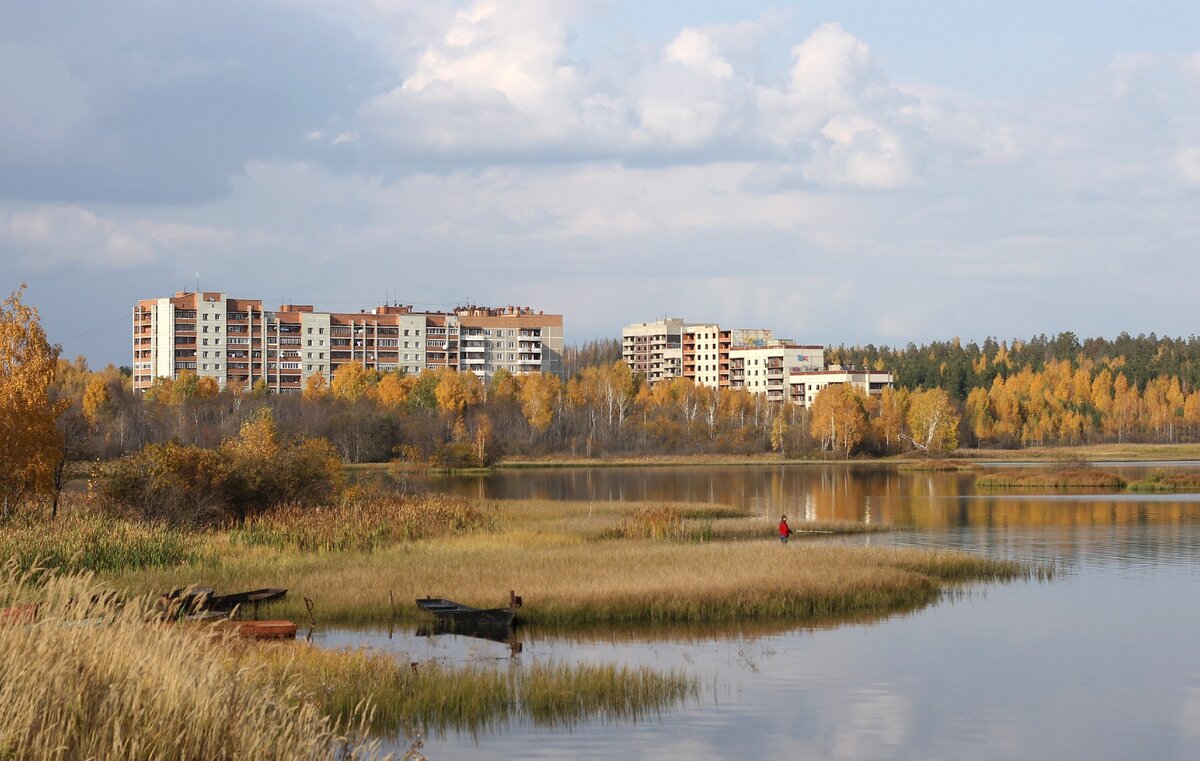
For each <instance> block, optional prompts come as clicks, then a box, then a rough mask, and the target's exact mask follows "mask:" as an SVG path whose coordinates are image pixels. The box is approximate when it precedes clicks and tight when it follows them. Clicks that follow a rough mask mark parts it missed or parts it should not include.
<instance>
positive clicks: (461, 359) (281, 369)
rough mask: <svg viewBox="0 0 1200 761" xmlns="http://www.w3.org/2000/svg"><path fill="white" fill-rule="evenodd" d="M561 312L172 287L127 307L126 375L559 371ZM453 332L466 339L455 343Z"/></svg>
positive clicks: (238, 379) (279, 384)
mask: <svg viewBox="0 0 1200 761" xmlns="http://www.w3.org/2000/svg"><path fill="white" fill-rule="evenodd" d="M562 322H563V321H562V315H553V314H544V313H542V312H534V310H532V309H530V308H529V307H500V308H491V307H478V306H468V307H461V308H459V309H455V310H453V311H451V312H414V311H413V310H412V308H411V307H409V306H400V305H389V306H381V307H376V308H374V309H371V310H370V311H367V310H365V309H364V310H360V311H359V312H357V313H354V312H318V311H316V310H315V309H314V308H313V307H312V306H311V305H306V304H284V305H282V306H281V307H280V308H279V309H277V310H274V311H270V310H267V309H265V308H264V307H263V302H262V300H260V299H231V298H228V297H227V296H226V295H225V294H223V293H219V292H190V293H189V292H181V293H176V294H175V295H174V296H172V297H169V298H160V299H146V300H143V301H139V302H138V303H137V305H136V306H135V307H134V311H133V384H134V389H135V390H137V391H144V390H146V389H148V388H150V387H151V386H152V385H153V383H154V380H155V379H156V378H178V377H179V374H180V373H181V372H185V371H189V372H194V373H196V375H198V376H199V377H202V378H205V377H209V378H213V379H215V380H216V381H217V383H218V384H219V385H221V386H225V385H226V384H228V383H239V384H242V385H244V386H246V387H251V386H253V385H254V384H255V383H257V382H259V381H262V382H264V383H266V385H267V388H268V389H270V390H272V391H276V392H280V393H295V392H298V391H299V390H300V389H302V388H303V386H304V382H305V381H306V380H307V379H308V377H309V376H311V375H315V374H317V373H320V374H322V375H323V376H325V378H326V379H329V378H332V376H333V374H334V373H336V372H337V370H338V368H340V367H341V366H342V365H344V364H347V363H357V364H361V365H363V366H365V367H368V368H370V369H374V370H379V371H396V370H403V371H405V372H410V373H417V372H420V371H421V370H422V369H425V368H429V369H435V370H436V369H439V368H449V369H452V370H462V371H466V370H470V371H472V372H474V373H475V374H476V375H479V376H480V377H482V378H483V379H485V380H486V379H489V378H490V377H491V376H492V375H493V374H494V373H495V372H496V371H497V370H499V369H500V368H504V369H506V370H508V371H510V372H512V373H514V374H523V373H536V372H549V373H554V374H557V375H562V371H563V364H562V353H563V332H562ZM460 333H465V335H466V336H467V337H468V338H469V341H468V343H469V346H464V347H461V348H460V345H459V344H460V340H461V338H462V336H460ZM468 349H469V350H468Z"/></svg>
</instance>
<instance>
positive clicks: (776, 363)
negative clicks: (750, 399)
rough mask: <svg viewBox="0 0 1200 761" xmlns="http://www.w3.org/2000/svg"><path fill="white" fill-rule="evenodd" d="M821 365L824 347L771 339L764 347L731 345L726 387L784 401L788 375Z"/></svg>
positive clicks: (820, 367)
mask: <svg viewBox="0 0 1200 761" xmlns="http://www.w3.org/2000/svg"><path fill="white" fill-rule="evenodd" d="M824 367H825V347H824V346H816V345H806V346H801V345H799V344H792V343H784V342H781V341H770V343H769V344H768V345H766V346H755V347H746V348H734V349H730V351H729V386H730V388H740V389H744V390H746V391H749V392H750V393H752V394H765V395H766V396H767V398H769V399H772V400H774V401H783V400H784V399H785V398H787V390H788V383H787V378H788V377H789V376H790V375H791V374H793V373H804V372H811V371H819V370H821V369H823V368H824Z"/></svg>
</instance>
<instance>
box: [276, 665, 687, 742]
mask: <svg viewBox="0 0 1200 761" xmlns="http://www.w3.org/2000/svg"><path fill="white" fill-rule="evenodd" d="M254 657H255V658H256V659H259V660H260V661H262V662H263V663H264V664H265V665H266V666H267V668H268V669H269V671H270V673H271V675H272V678H273V679H274V680H275V681H277V682H279V683H282V684H288V685H292V686H294V687H295V688H296V689H297V690H298V694H299V695H302V696H303V697H304V699H306V700H311V701H313V702H314V703H315V704H316V705H317V706H319V707H320V708H321V710H322V711H323V712H324V713H326V714H327V715H329V716H331V717H334V718H337V719H341V720H348V719H352V718H353V717H354V716H355V712H356V711H357V710H358V706H359V705H361V704H362V702H363V701H369V703H370V704H371V707H372V721H371V728H372V732H373V733H374V734H376V735H379V736H384V735H397V734H403V735H407V736H412V735H413V734H414V733H416V732H420V733H428V732H437V733H441V732H445V731H446V730H451V729H456V730H469V731H472V732H477V731H483V730H487V729H495V728H498V727H500V726H503V725H505V724H511V723H532V724H537V725H564V724H573V723H577V722H580V721H584V720H587V719H596V718H599V719H604V720H616V719H639V718H642V717H645V716H648V715H651V714H654V713H658V712H661V711H663V710H665V709H668V708H670V707H672V706H674V705H676V704H678V703H679V702H681V701H684V700H687V699H691V698H696V697H699V695H700V687H699V683H698V681H697V680H696V679H695V678H694V677H689V676H687V675H685V674H683V673H682V672H678V671H667V672H660V671H656V670H654V669H650V668H646V667H641V668H631V667H626V666H613V665H594V664H578V665H568V664H561V663H533V664H529V665H520V664H510V665H497V664H493V663H469V664H466V665H463V666H454V667H451V666H446V665H443V664H440V663H438V662H436V661H426V662H422V663H419V664H411V665H410V664H409V663H408V662H407V661H406V662H403V663H400V662H397V660H396V658H395V657H393V656H392V655H390V654H383V653H375V652H370V651H367V650H320V649H313V648H308V647H306V646H304V645H296V646H295V647H292V648H271V649H269V650H258V651H256V653H255V656H254Z"/></svg>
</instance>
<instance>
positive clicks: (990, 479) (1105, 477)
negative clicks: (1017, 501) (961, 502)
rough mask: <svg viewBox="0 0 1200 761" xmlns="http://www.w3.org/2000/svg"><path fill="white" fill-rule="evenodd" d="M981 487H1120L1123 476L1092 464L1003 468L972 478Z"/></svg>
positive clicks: (1122, 484)
mask: <svg viewBox="0 0 1200 761" xmlns="http://www.w3.org/2000/svg"><path fill="white" fill-rule="evenodd" d="M975 485H976V486H977V487H979V488H982V489H1002V488H1017V489H1043V488H1048V489H1068V488H1073V487H1086V488H1094V489H1123V488H1125V479H1123V478H1121V477H1120V476H1118V475H1116V474H1115V473H1108V472H1106V471H1103V470H1095V469H1093V468H1068V469H1064V470H1051V471H1038V470H1035V471H1032V472H1030V471H1028V470H1003V471H1000V472H998V473H991V474H989V475H986V476H980V477H979V478H977V479H975Z"/></svg>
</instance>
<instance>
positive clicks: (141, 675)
mask: <svg viewBox="0 0 1200 761" xmlns="http://www.w3.org/2000/svg"><path fill="white" fill-rule="evenodd" d="M30 587H31V584H30V577H29V576H28V575H26V576H21V575H20V574H19V573H18V572H17V571H16V570H15V568H14V566H12V565H10V566H8V569H7V570H6V571H5V572H3V574H0V599H2V600H3V601H4V602H5V603H7V602H8V601H11V600H15V599H23V598H26V597H28V595H29V594H30V593H31V589H30ZM36 594H37V597H38V599H39V601H40V606H39V609H38V616H37V620H36V622H35V623H10V624H9V625H0V758H4V759H10V758H11V759H23V760H27V761H42V760H43V759H44V760H45V761H67V760H69V759H88V758H92V759H99V758H120V759H135V760H136V759H166V758H195V759H201V758H203V759H295V758H307V759H331V760H332V759H358V758H373V757H376V756H377V755H378V754H377V751H376V748H375V746H373V745H370V744H363V743H360V742H358V741H356V740H355V739H352V738H350V737H348V736H347V735H346V734H345V733H343V732H341V731H339V730H338V728H337V727H338V724H337V723H335V722H333V721H331V720H330V719H328V718H327V717H325V716H323V715H321V713H320V711H319V710H318V708H317V707H316V706H314V705H312V704H311V703H307V702H304V701H301V700H297V699H296V695H295V693H294V692H289V690H287V689H285V688H283V689H281V688H275V687H272V686H271V685H270V679H269V675H268V674H267V672H266V670H265V669H264V668H262V667H260V666H256V665H254V664H253V663H251V662H248V661H247V660H245V659H238V658H235V657H233V656H230V655H229V654H228V653H227V651H225V650H224V649H223V648H215V647H213V646H212V645H211V642H212V640H211V638H210V637H207V636H196V634H195V633H193V632H191V631H188V630H185V629H181V628H178V627H174V626H170V625H166V624H162V623H154V622H147V620H146V616H145V613H144V610H145V608H144V607H143V605H140V604H135V603H132V602H131V603H127V604H125V605H120V604H118V603H116V602H115V601H114V600H113V598H112V597H111V596H109V595H105V594H103V593H102V590H101V589H100V588H99V587H97V585H96V584H95V583H94V581H93V580H92V579H91V578H90V577H88V576H65V577H59V576H54V575H45V574H44V575H43V576H42V579H41V582H40V584H39V585H38V588H37V590H36ZM93 599H94V600H96V601H95V602H90V603H86V602H80V601H87V600H93ZM143 602H144V601H143ZM345 718H346V721H345V723H344V724H342V726H355V727H356V728H357V729H362V727H363V725H362V723H361V718H362V714H361V713H359V714H356V713H355V712H354V711H350V712H348V713H346V716H345Z"/></svg>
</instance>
